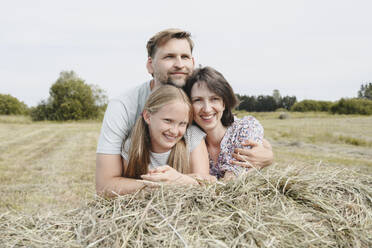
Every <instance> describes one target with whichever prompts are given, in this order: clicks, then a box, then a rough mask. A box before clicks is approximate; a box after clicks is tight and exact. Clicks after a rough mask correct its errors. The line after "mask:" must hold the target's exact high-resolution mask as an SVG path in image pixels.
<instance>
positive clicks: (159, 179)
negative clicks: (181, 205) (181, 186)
mask: <svg viewBox="0 0 372 248" xmlns="http://www.w3.org/2000/svg"><path fill="white" fill-rule="evenodd" d="M183 176H184V175H183V174H182V173H180V172H178V171H177V170H175V169H174V168H172V167H170V166H169V165H163V166H159V167H158V168H156V169H154V170H150V171H149V172H148V173H147V174H145V175H142V176H141V178H142V179H143V180H142V182H143V183H144V184H145V185H146V186H148V187H158V186H160V185H162V184H164V183H165V184H177V183H179V182H180V181H181V180H180V179H181V178H182V177H183Z"/></svg>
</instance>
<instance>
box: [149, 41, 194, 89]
mask: <svg viewBox="0 0 372 248" xmlns="http://www.w3.org/2000/svg"><path fill="white" fill-rule="evenodd" d="M146 67H147V70H148V72H149V73H150V74H152V75H153V76H154V80H155V84H156V85H158V84H160V83H161V84H173V85H175V86H178V87H182V86H184V85H185V82H186V79H187V78H188V77H189V76H190V74H191V73H192V71H193V69H194V58H193V57H192V54H191V49H190V45H189V43H188V42H187V40H186V39H170V40H169V41H168V42H167V43H165V44H164V45H162V46H160V47H158V48H157V50H156V52H155V54H154V57H153V58H151V57H149V58H148V60H147V65H146Z"/></svg>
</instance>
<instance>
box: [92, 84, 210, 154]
mask: <svg viewBox="0 0 372 248" xmlns="http://www.w3.org/2000/svg"><path fill="white" fill-rule="evenodd" d="M150 93H151V88H150V82H149V81H148V82H145V83H143V84H141V85H139V86H137V87H135V88H132V89H129V90H128V91H126V92H125V93H124V94H121V95H120V96H119V97H116V98H113V99H112V100H110V102H109V104H108V106H107V109H106V112H105V117H104V118H103V122H102V128H101V133H100V136H99V140H98V145H97V153H103V154H121V151H122V143H123V141H124V140H125V139H127V138H128V137H129V135H130V132H131V130H132V127H133V126H134V124H135V122H136V120H137V119H138V117H140V116H141V113H142V111H143V108H144V106H145V103H146V100H147V98H148V97H149V95H150ZM195 130H196V129H194V128H192V129H190V127H189V128H188V129H187V131H186V133H185V139H186V143H187V145H188V146H189V147H190V151H192V150H193V149H194V148H195V147H196V146H197V145H199V144H200V142H201V141H202V139H203V138H204V137H205V134H204V133H203V132H202V131H200V129H199V130H197V131H195Z"/></svg>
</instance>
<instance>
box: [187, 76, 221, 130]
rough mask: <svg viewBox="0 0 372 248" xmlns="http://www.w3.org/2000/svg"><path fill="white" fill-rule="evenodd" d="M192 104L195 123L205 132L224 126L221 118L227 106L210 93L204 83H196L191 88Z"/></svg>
mask: <svg viewBox="0 0 372 248" xmlns="http://www.w3.org/2000/svg"><path fill="white" fill-rule="evenodd" d="M191 103H192V107H193V110H194V121H195V122H196V123H197V124H198V125H199V126H200V127H201V128H202V129H203V130H204V131H205V132H208V131H211V130H213V129H215V128H216V127H219V126H220V125H222V122H221V118H222V114H223V111H224V110H225V104H224V102H223V100H222V98H221V97H220V96H218V95H217V94H216V93H214V92H212V91H210V90H209V89H208V87H207V85H206V84H205V83H203V82H196V83H195V84H194V85H193V86H192V88H191Z"/></svg>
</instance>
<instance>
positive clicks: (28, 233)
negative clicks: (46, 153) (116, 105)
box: [0, 166, 372, 247]
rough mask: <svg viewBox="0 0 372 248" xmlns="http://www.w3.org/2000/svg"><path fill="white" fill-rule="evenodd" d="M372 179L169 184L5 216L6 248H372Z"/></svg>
mask: <svg viewBox="0 0 372 248" xmlns="http://www.w3.org/2000/svg"><path fill="white" fill-rule="evenodd" d="M371 228H372V177H371V176H370V175H364V174H359V173H358V172H356V171H352V170H346V169H331V168H322V167H311V168H296V167H288V168H276V167H274V166H272V167H271V168H268V169H267V170H264V171H261V172H259V171H258V172H253V173H250V174H247V175H244V176H242V177H240V178H239V179H237V180H235V181H232V182H229V183H226V184H223V183H218V184H209V185H206V186H202V187H174V186H165V187H162V188H160V189H158V190H155V191H152V192H145V191H142V192H138V193H137V194H134V195H127V196H122V197H118V198H117V199H113V200H106V199H102V198H98V197H97V199H96V200H94V201H92V202H90V203H89V204H87V205H86V206H83V207H81V208H79V209H76V210H73V211H70V212H67V213H61V214H57V213H56V214H52V215H49V216H46V215H33V216H23V215H21V214H19V213H5V214H2V215H0V236H1V237H2V239H1V242H3V243H2V244H1V246H4V247H13V246H27V247H50V246H53V247H126V246H128V247H143V246H145V247H148V246H149V247H235V246H248V247H269V246H271V247H371V245H372V236H371Z"/></svg>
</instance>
